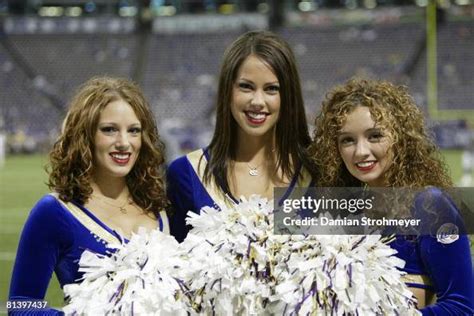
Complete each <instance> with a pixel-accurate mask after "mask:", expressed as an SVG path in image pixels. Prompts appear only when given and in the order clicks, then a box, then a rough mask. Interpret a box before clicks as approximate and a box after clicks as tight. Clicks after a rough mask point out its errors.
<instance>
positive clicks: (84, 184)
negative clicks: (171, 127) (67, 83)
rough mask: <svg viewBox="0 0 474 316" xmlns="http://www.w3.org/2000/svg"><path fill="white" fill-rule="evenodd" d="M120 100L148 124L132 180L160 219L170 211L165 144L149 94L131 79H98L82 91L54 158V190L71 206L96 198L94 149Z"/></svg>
mask: <svg viewBox="0 0 474 316" xmlns="http://www.w3.org/2000/svg"><path fill="white" fill-rule="evenodd" d="M116 100H123V101H125V102H127V103H128V104H130V106H131V107H132V108H133V110H134V112H135V114H136V115H137V117H138V119H139V120H140V123H141V125H142V146H141V149H140V153H139V155H138V159H137V161H136V162H135V165H134V166H133V168H132V170H131V171H130V173H129V174H128V175H127V177H126V181H127V185H128V187H129V190H130V194H131V196H132V198H133V201H134V202H135V203H136V204H137V205H139V206H140V207H141V208H143V209H144V210H145V211H146V212H153V213H154V214H155V215H158V212H160V211H161V210H164V209H167V208H168V202H167V199H166V195H165V190H164V181H163V176H162V166H163V163H164V157H163V152H164V145H163V143H162V142H161V141H160V138H159V136H158V131H157V128H156V123H155V120H154V116H153V113H152V112H151V110H150V107H149V104H148V102H147V101H146V100H145V98H144V96H143V93H142V92H141V90H140V88H139V87H138V86H137V85H135V84H134V83H132V82H130V81H128V80H126V79H120V78H109V77H98V78H93V79H91V80H89V81H87V82H86V83H84V84H83V85H82V86H81V87H80V88H79V90H78V91H77V93H76V94H75V96H74V97H73V98H72V101H71V103H70V105H69V111H68V113H67V114H66V118H65V119H64V121H63V125H62V131H61V134H60V135H59V137H58V139H57V140H56V142H55V143H54V146H53V149H52V150H51V152H50V154H49V158H50V162H49V166H48V170H49V181H48V186H49V187H50V189H51V190H53V191H55V192H57V193H58V194H59V197H60V198H61V199H62V200H64V201H66V202H69V201H72V200H75V201H78V202H80V203H82V204H84V203H85V202H86V201H87V199H88V198H89V196H90V195H91V194H92V187H91V185H90V183H91V180H92V171H93V166H94V159H93V148H94V146H93V144H94V136H95V133H96V130H97V124H98V122H99V118H100V113H101V112H102V110H103V109H104V108H105V107H106V106H107V104H109V103H110V102H113V101H116Z"/></svg>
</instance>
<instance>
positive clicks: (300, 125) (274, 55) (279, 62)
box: [204, 31, 311, 191]
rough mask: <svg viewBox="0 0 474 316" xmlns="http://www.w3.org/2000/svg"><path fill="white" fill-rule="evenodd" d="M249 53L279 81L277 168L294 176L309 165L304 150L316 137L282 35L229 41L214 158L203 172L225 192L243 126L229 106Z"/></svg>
mask: <svg viewBox="0 0 474 316" xmlns="http://www.w3.org/2000/svg"><path fill="white" fill-rule="evenodd" d="M249 55H255V56H257V57H258V58H259V59H261V60H262V61H263V62H265V63H266V64H268V65H269V66H270V68H271V69H272V70H273V71H274V73H275V75H276V77H277V78H278V81H279V84H280V98H281V107H280V116H279V119H278V122H277V123H276V130H275V134H276V145H275V146H276V148H275V150H276V153H277V168H281V170H282V172H283V175H285V176H287V177H288V178H291V177H292V176H294V174H295V167H296V165H297V164H300V163H302V164H304V165H306V166H309V164H308V162H307V161H308V160H307V158H306V152H305V149H306V147H307V146H308V145H309V144H310V142H311V138H310V136H309V133H308V126H307V123H306V115H305V108H304V103H303V96H302V93H301V84H300V78H299V74H298V69H297V66H296V61H295V57H294V54H293V52H292V50H291V48H290V47H289V45H288V44H287V43H286V42H285V41H284V40H283V39H281V38H280V37H278V36H277V35H275V34H273V33H271V32H266V31H252V32H247V33H245V34H243V35H241V36H240V37H239V38H237V40H235V41H234V42H233V43H232V44H231V45H230V47H229V48H228V49H227V50H226V52H225V54H224V58H223V60H222V64H221V71H220V76H219V86H218V92H217V110H216V126H215V130H214V136H213V138H212V141H211V144H210V145H209V153H210V160H209V163H208V164H207V166H206V169H205V172H204V179H205V181H206V182H209V181H212V180H218V182H219V184H220V185H222V187H223V189H224V190H225V191H230V190H229V183H228V180H227V171H228V168H229V164H230V162H231V160H234V159H235V156H236V152H235V150H236V147H237V146H236V145H237V129H238V127H237V123H236V121H235V119H234V118H233V116H232V113H231V108H230V107H231V103H232V88H233V85H234V83H235V80H236V77H237V74H238V71H239V68H240V66H241V65H242V63H243V62H244V60H245V59H246V58H247V57H248V56H249Z"/></svg>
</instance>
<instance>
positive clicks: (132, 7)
mask: <svg viewBox="0 0 474 316" xmlns="http://www.w3.org/2000/svg"><path fill="white" fill-rule="evenodd" d="M251 29H271V30H273V31H275V32H277V33H279V34H280V35H281V36H283V37H284V38H285V39H286V40H288V42H289V43H290V44H291V46H292V47H293V49H294V51H295V53H296V56H297V60H298V63H299V67H300V75H301V77H302V84H303V93H304V98H305V104H306V109H307V113H308V120H309V122H311V121H312V120H313V119H314V117H315V115H316V113H317V111H318V109H319V105H320V102H321V100H322V98H323V96H324V94H325V92H326V91H327V90H328V89H329V88H330V87H331V86H333V85H335V84H338V83H343V82H344V81H346V80H347V79H349V78H351V77H352V76H363V77H369V78H378V79H387V80H391V81H394V82H397V83H401V84H405V85H407V86H408V87H409V89H410V91H411V93H412V95H413V96H414V97H415V99H416V101H417V103H418V105H419V106H420V107H421V108H422V109H423V111H424V112H425V113H426V115H427V117H428V124H429V126H430V127H431V128H432V131H433V135H434V137H435V138H436V141H437V143H438V144H439V145H440V146H441V147H442V148H443V153H444V154H445V157H446V160H447V162H448V164H449V165H450V168H451V172H452V176H453V178H454V179H455V181H456V182H457V183H458V184H459V185H464V186H473V182H472V181H473V180H472V179H473V177H474V171H473V168H474V166H473V165H474V157H473V156H474V132H473V127H474V76H473V75H472V74H473V73H474V1H473V0H443V1H439V2H437V3H435V2H434V1H432V0H416V1H413V0H310V1H299V0H285V1H278V0H268V1H264V0H246V1H245V0H234V1H212V0H207V1H194V0H193V1H192V0H187V1H186V0H181V1H179V0H174V1H163V0H161V1H160V0H151V1H139V0H136V1H134V0H128V1H127V0H111V1H105V0H95V1H93V0H90V1H86V0H74V1H65V0H64V1H63V0H56V1H49V0H44V1H42V0H23V1H16V0H8V1H7V0H0V164H1V165H2V166H1V167H0V219H1V220H0V223H1V225H0V312H1V311H4V309H3V308H4V306H5V304H3V302H4V300H6V297H7V294H8V287H9V282H10V275H11V268H12V263H13V260H14V256H15V252H16V247H17V244H18V237H19V233H20V231H21V227H22V225H23V223H24V221H25V219H26V216H27V215H28V212H29V210H30V209H31V207H32V206H33V204H34V203H35V201H36V200H38V198H40V197H41V196H42V195H43V194H45V193H47V192H48V190H47V188H46V186H45V185H44V182H45V181H46V174H45V172H44V170H43V166H44V164H45V163H46V159H47V158H46V155H45V153H46V152H47V151H48V150H49V148H50V146H51V144H52V142H53V141H54V139H55V137H56V136H57V134H58V131H59V128H60V123H61V120H62V118H63V117H64V113H65V111H66V109H67V101H68V99H69V98H70V96H71V95H72V94H73V92H74V89H75V88H77V86H78V85H79V84H81V83H82V82H84V81H85V80H87V79H89V78H90V77H92V76H94V75H104V74H107V75H113V76H121V77H127V78H131V79H133V80H135V81H136V82H137V83H139V84H140V85H141V87H142V88H143V90H144V91H145V94H146V96H147V98H148V99H149V101H150V103H151V105H152V107H153V111H154V113H155V115H156V120H157V122H158V128H159V131H160V133H161V136H162V137H163V139H164V140H165V142H166V144H167V158H168V160H172V159H173V158H175V157H177V156H178V155H180V154H182V153H185V152H187V151H189V150H192V149H195V148H198V147H201V146H204V145H206V144H207V142H208V140H209V139H210V137H211V135H212V131H213V124H214V123H213V105H214V97H215V92H216V89H217V73H218V69H219V62H220V59H221V56H222V54H223V52H224V49H225V47H226V46H227V45H228V44H229V43H230V42H231V41H232V40H233V39H235V38H236V37H237V36H238V35H240V34H241V33H243V32H245V31H247V30H251ZM2 139H3V140H5V141H4V145H5V146H4V149H5V152H6V159H4V158H2V149H1V147H2ZM47 299H48V300H49V302H50V303H51V304H52V305H53V306H61V304H62V294H61V292H60V290H59V287H58V285H57V282H56V280H54V277H53V282H52V286H50V289H49V291H48V295H47Z"/></svg>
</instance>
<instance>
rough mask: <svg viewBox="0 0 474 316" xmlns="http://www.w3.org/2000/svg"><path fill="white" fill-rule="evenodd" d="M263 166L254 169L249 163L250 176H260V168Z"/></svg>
mask: <svg viewBox="0 0 474 316" xmlns="http://www.w3.org/2000/svg"><path fill="white" fill-rule="evenodd" d="M261 165H262V164H260V165H258V166H256V167H252V166H251V165H250V164H249V163H247V167H248V168H249V175H251V176H252V177H257V176H259V175H260V174H259V172H258V168H259V167H260V166H261Z"/></svg>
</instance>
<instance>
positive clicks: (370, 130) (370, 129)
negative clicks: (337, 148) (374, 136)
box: [337, 127, 382, 136]
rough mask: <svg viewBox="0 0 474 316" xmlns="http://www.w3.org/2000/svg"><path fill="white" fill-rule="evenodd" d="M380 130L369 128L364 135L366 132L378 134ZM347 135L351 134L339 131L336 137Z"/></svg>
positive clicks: (378, 128)
mask: <svg viewBox="0 0 474 316" xmlns="http://www.w3.org/2000/svg"><path fill="white" fill-rule="evenodd" d="M381 130H382V129H381V128H380V127H371V128H369V129H367V130H365V131H364V133H366V132H380V131H381ZM348 134H352V133H350V132H344V131H341V132H339V133H338V134H337V135H338V136H341V135H348Z"/></svg>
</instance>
